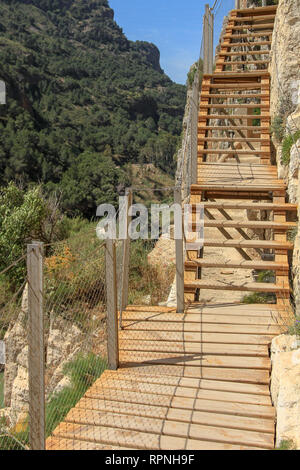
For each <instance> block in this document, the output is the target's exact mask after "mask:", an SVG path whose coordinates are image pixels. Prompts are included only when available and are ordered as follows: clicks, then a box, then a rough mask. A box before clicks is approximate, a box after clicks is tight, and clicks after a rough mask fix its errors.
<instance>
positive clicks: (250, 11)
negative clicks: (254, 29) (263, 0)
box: [230, 5, 277, 21]
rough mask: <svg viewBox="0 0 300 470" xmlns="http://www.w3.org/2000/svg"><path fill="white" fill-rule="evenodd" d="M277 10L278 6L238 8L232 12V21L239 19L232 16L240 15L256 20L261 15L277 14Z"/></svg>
mask: <svg viewBox="0 0 300 470" xmlns="http://www.w3.org/2000/svg"><path fill="white" fill-rule="evenodd" d="M276 10H277V5H271V6H267V7H256V6H255V7H252V8H238V9H235V10H232V11H231V16H230V19H233V20H234V21H235V20H236V19H237V18H236V17H235V16H234V17H233V18H232V14H235V13H237V14H239V15H245V16H249V15H250V16H254V17H255V18H260V15H261V14H263V13H270V12H276ZM239 18H240V17H238V19H239Z"/></svg>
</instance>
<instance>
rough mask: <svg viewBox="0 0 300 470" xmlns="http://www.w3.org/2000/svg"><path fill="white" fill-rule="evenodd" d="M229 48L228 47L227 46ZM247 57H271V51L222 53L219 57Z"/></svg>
mask: <svg viewBox="0 0 300 470" xmlns="http://www.w3.org/2000/svg"><path fill="white" fill-rule="evenodd" d="M225 47H227V46H225ZM247 55H268V56H269V55H270V50H269V49H268V50H266V51H235V52H226V51H220V52H219V53H218V56H247Z"/></svg>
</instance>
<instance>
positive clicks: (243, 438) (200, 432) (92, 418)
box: [66, 409, 274, 449]
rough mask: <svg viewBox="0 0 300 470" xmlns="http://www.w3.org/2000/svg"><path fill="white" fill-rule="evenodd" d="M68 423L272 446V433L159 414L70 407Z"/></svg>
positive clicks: (270, 447)
mask: <svg viewBox="0 0 300 470" xmlns="http://www.w3.org/2000/svg"><path fill="white" fill-rule="evenodd" d="M66 421H67V422H69V423H78V424H84V425H92V426H99V427H100V426H101V427H102V426H105V427H110V428H113V429H116V428H119V429H126V430H127V429H128V430H133V431H141V432H148V433H153V434H158V435H160V434H162V435H167V436H176V437H183V438H185V437H186V436H187V435H189V436H190V437H191V438H193V439H199V440H202V439H203V440H208V441H209V440H211V441H215V442H225V443H229V444H232V443H234V444H239V445H250V446H251V445H253V446H257V447H261V448H265V449H272V448H273V447H274V438H273V435H272V434H269V433H261V432H255V431H247V430H244V432H243V433H241V432H240V431H239V430H235V429H230V428H228V427H227V428H225V429H222V428H220V427H214V426H205V425H201V424H193V423H192V424H189V423H183V422H179V421H172V422H170V421H168V420H162V419H159V418H148V417H147V418H146V417H139V416H131V415H123V414H115V413H111V412H105V413H99V412H96V411H90V410H79V409H76V410H72V411H71V413H69V415H68V417H67V419H66Z"/></svg>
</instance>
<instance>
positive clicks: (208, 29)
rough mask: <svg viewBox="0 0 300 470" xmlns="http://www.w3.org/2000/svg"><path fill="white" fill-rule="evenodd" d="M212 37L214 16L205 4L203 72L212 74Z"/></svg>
mask: <svg viewBox="0 0 300 470" xmlns="http://www.w3.org/2000/svg"><path fill="white" fill-rule="evenodd" d="M213 37H214V16H213V14H212V12H211V10H210V8H209V5H208V4H207V5H205V14H204V19H203V51H204V56H203V72H204V74H212V72H213V56H214V51H213V47H214V46H213V40H214V39H213Z"/></svg>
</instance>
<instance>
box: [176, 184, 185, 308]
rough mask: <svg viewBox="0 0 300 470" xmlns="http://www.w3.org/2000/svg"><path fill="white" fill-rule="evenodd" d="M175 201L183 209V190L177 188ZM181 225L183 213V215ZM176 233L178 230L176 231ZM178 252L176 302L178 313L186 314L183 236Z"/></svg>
mask: <svg viewBox="0 0 300 470" xmlns="http://www.w3.org/2000/svg"><path fill="white" fill-rule="evenodd" d="M174 201H175V204H179V205H180V207H182V200H181V188H180V186H177V187H176V188H175V190H174ZM181 225H182V226H183V223H182V213H181ZM174 233H176V229H175V230H174ZM175 250H176V302H177V309H176V311H177V313H184V259H183V255H184V253H183V236H182V238H181V239H179V240H175Z"/></svg>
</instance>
